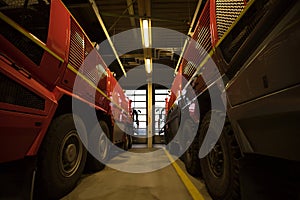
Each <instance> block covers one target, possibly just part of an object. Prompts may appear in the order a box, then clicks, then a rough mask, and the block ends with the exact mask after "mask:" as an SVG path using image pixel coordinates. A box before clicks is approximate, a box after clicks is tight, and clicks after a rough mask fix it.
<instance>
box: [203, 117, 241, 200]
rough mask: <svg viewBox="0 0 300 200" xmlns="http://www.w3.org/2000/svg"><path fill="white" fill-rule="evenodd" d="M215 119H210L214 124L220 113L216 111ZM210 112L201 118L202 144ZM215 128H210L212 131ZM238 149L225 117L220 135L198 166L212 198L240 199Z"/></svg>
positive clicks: (218, 199) (215, 199)
mask: <svg viewBox="0 0 300 200" xmlns="http://www.w3.org/2000/svg"><path fill="white" fill-rule="evenodd" d="M212 112H216V113H217V114H218V115H217V116H218V117H217V119H215V120H214V121H212V123H214V126H212V128H214V127H215V126H218V125H219V124H218V123H220V121H221V120H220V117H221V114H220V113H218V112H217V111H212ZM211 114H212V113H211V112H209V113H207V114H206V115H205V117H204V118H203V121H202V124H201V128H200V135H199V143H200V144H202V142H203V140H204V137H205V135H206V133H207V130H208V127H209V123H210V120H211ZM214 131H215V130H212V132H211V133H213V132H214ZM240 155H241V154H240V149H239V146H238V144H237V142H236V139H235V136H234V133H233V131H232V128H231V125H230V122H229V121H228V119H226V121H225V124H224V127H223V130H222V133H221V136H220V138H219V140H218V142H217V143H216V145H215V146H214V148H213V149H212V150H211V151H210V153H209V154H208V155H207V156H206V157H204V158H202V159H200V166H201V171H202V175H203V179H204V181H205V184H206V187H207V190H208V192H209V193H210V195H211V196H212V198H213V199H214V200H238V199H240V184H239V164H238V159H239V158H240Z"/></svg>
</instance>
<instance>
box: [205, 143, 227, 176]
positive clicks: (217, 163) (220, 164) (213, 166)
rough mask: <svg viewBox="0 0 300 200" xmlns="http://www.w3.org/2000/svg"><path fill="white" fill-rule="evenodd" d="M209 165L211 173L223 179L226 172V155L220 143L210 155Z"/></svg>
mask: <svg viewBox="0 0 300 200" xmlns="http://www.w3.org/2000/svg"><path fill="white" fill-rule="evenodd" d="M208 163H209V165H208V166H209V169H210V171H211V172H212V173H213V174H214V175H215V176H216V177H221V176H222V175H223V172H224V154H223V150H222V147H221V145H220V143H219V142H217V143H216V145H215V146H214V148H213V149H212V150H211V152H210V153H209V154H208Z"/></svg>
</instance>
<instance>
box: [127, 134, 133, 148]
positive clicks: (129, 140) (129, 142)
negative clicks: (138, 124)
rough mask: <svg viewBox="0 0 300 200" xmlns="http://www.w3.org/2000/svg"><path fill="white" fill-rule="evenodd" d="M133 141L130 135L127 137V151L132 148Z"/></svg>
mask: <svg viewBox="0 0 300 200" xmlns="http://www.w3.org/2000/svg"><path fill="white" fill-rule="evenodd" d="M132 144H133V140H132V135H128V149H131V148H132Z"/></svg>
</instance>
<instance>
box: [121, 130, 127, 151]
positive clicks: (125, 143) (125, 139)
mask: <svg viewBox="0 0 300 200" xmlns="http://www.w3.org/2000/svg"><path fill="white" fill-rule="evenodd" d="M122 149H124V150H125V151H127V150H128V149H129V135H127V134H126V133H124V141H123V143H122Z"/></svg>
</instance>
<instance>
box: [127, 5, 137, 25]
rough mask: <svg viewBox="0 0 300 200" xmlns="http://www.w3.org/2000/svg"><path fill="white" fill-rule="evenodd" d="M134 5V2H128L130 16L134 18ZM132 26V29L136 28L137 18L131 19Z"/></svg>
mask: <svg viewBox="0 0 300 200" xmlns="http://www.w3.org/2000/svg"><path fill="white" fill-rule="evenodd" d="M133 3H134V2H132V0H127V10H128V14H129V15H133V16H134V8H133ZM130 24H131V26H132V27H134V28H135V27H136V23H135V18H134V17H130Z"/></svg>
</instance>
